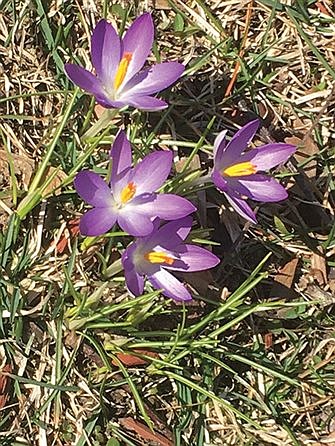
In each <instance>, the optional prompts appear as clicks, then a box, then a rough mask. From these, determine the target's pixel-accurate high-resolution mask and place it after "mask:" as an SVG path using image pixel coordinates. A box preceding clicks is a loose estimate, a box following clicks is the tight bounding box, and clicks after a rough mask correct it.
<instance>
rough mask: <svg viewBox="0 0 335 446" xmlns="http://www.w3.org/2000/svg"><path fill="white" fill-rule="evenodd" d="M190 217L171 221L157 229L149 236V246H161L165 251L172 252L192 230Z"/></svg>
mask: <svg viewBox="0 0 335 446" xmlns="http://www.w3.org/2000/svg"><path fill="white" fill-rule="evenodd" d="M192 220H193V219H192V217H191V216H190V215H188V216H187V217H184V218H180V219H179V220H173V221H170V222H168V223H166V224H165V225H163V226H161V227H160V228H158V230H157V231H156V232H155V233H153V234H151V235H150V240H149V238H148V241H147V242H146V243H148V244H149V243H150V246H152V247H154V246H161V247H162V248H165V249H167V250H173V249H174V248H175V247H176V246H179V245H180V244H181V243H182V242H183V241H184V240H185V239H186V237H187V236H188V234H189V233H190V231H191V228H192Z"/></svg>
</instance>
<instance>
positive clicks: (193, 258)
mask: <svg viewBox="0 0 335 446" xmlns="http://www.w3.org/2000/svg"><path fill="white" fill-rule="evenodd" d="M159 223H160V222H159V220H158V219H156V220H155V222H154V226H155V228H154V230H153V232H152V233H151V234H150V235H148V236H146V237H140V238H138V239H136V240H135V241H134V242H133V243H131V244H130V245H129V246H128V248H127V249H126V250H125V252H124V253H123V255H122V264H123V267H124V273H125V279H126V284H127V287H128V289H129V291H130V292H131V293H132V294H134V295H135V296H139V295H141V294H142V293H143V289H144V278H145V277H147V278H148V280H149V282H150V283H151V285H152V286H153V287H154V288H156V289H162V290H163V294H164V295H165V296H167V297H171V299H174V300H178V301H181V300H183V301H185V300H191V299H192V297H191V294H190V293H189V291H188V290H187V289H186V288H185V286H184V285H183V284H182V283H181V282H180V281H179V280H178V279H176V277H175V276H173V275H172V274H171V273H170V271H182V272H192V271H202V270H204V269H208V268H213V267H214V266H215V265H217V264H218V263H219V262H220V260H219V259H218V257H216V256H215V255H214V254H212V253H211V252H209V251H207V250H206V249H204V248H200V247H199V246H196V245H188V244H186V243H184V240H185V238H186V237H187V235H188V234H189V232H190V230H191V227H192V217H190V216H188V217H185V218H182V219H180V220H177V221H171V222H169V223H166V224H164V225H163V226H160V227H159Z"/></svg>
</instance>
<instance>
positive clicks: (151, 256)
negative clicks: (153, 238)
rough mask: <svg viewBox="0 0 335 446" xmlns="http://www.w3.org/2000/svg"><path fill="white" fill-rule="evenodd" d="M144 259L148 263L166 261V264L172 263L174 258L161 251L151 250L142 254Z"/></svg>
mask: <svg viewBox="0 0 335 446" xmlns="http://www.w3.org/2000/svg"><path fill="white" fill-rule="evenodd" d="M144 258H145V260H148V262H150V263H159V264H161V263H167V264H168V265H173V262H174V259H173V258H172V257H170V256H169V255H167V254H166V252H163V251H151V252H147V253H146V254H144Z"/></svg>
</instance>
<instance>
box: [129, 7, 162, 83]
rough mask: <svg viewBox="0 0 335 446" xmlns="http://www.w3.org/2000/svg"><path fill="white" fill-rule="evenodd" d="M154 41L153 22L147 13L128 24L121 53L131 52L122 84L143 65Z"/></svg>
mask: <svg viewBox="0 0 335 446" xmlns="http://www.w3.org/2000/svg"><path fill="white" fill-rule="evenodd" d="M153 41H154V24H153V21H152V18H151V15H150V14H149V13H146V14H142V15H141V16H140V17H138V18H137V19H136V20H135V21H134V22H133V23H132V25H131V26H130V28H129V29H128V31H127V32H126V34H125V36H124V38H123V54H124V53H132V59H131V61H130V63H129V66H128V70H127V74H126V76H125V78H124V81H123V85H126V83H127V82H128V81H129V80H130V79H131V78H132V77H133V76H134V75H135V74H136V73H137V72H138V71H140V69H141V68H142V67H143V65H144V64H145V61H146V60H147V57H148V55H149V53H150V51H151V48H152V44H153Z"/></svg>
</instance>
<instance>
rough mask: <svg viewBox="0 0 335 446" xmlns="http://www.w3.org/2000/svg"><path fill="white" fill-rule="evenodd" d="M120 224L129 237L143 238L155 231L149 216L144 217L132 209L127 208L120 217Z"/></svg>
mask: <svg viewBox="0 0 335 446" xmlns="http://www.w3.org/2000/svg"><path fill="white" fill-rule="evenodd" d="M117 221H118V224H119V226H120V228H121V229H122V230H123V231H125V232H127V233H128V234H129V235H133V236H135V237H143V236H145V235H148V234H150V233H151V232H152V231H153V228H154V226H153V224H152V221H151V220H150V218H149V217H148V216H147V215H143V214H141V213H139V212H136V210H133V209H132V208H131V207H130V208H129V209H128V208H127V207H125V208H124V209H123V210H122V211H121V212H120V213H119V215H118V219H117Z"/></svg>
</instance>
